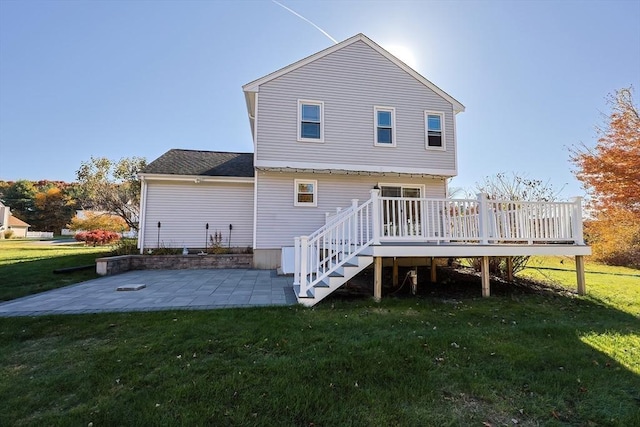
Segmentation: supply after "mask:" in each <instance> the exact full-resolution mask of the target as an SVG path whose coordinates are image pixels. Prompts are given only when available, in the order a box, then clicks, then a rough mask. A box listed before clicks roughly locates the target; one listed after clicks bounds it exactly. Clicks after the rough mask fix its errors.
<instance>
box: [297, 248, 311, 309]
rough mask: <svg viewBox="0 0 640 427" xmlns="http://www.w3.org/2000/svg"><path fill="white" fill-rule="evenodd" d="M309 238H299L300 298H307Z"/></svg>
mask: <svg viewBox="0 0 640 427" xmlns="http://www.w3.org/2000/svg"><path fill="white" fill-rule="evenodd" d="M308 274H309V237H308V236H302V237H300V292H299V293H298V295H299V296H301V297H306V296H307V283H308V281H309V277H308Z"/></svg>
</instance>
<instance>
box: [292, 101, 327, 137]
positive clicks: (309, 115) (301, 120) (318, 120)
mask: <svg viewBox="0 0 640 427" xmlns="http://www.w3.org/2000/svg"><path fill="white" fill-rule="evenodd" d="M298 141H313V142H324V102H321V101H307V100H303V99H300V100H298Z"/></svg>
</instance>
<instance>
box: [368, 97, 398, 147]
mask: <svg viewBox="0 0 640 427" xmlns="http://www.w3.org/2000/svg"><path fill="white" fill-rule="evenodd" d="M379 111H386V112H389V113H391V144H385V143H380V142H378V127H380V126H378V112H379ZM373 145H374V146H376V147H395V146H396V109H395V107H382V106H374V107H373Z"/></svg>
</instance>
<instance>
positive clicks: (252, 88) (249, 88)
mask: <svg viewBox="0 0 640 427" xmlns="http://www.w3.org/2000/svg"><path fill="white" fill-rule="evenodd" d="M357 41H362V42H364V43H366V44H367V45H369V46H370V47H371V48H372V49H374V50H376V51H377V52H378V53H380V54H381V55H382V56H384V57H385V58H387V59H388V60H389V61H391V62H393V63H394V64H395V65H397V66H398V67H400V68H401V69H403V70H404V71H405V72H407V73H408V74H409V75H411V76H412V77H413V78H415V79H416V80H418V81H419V82H420V83H422V84H423V85H425V86H427V87H428V88H429V89H431V90H432V91H434V92H435V93H437V94H438V95H440V96H441V97H442V98H444V99H446V100H447V101H449V102H450V103H451V105H452V106H453V111H454V112H455V113H456V114H457V113H460V112H463V111H464V105H462V104H461V103H460V102H459V101H458V100H456V99H455V98H454V97H452V96H451V95H449V94H448V93H446V92H445V91H443V90H442V89H440V88H439V87H438V86H436V85H435V84H433V83H432V82H430V81H429V80H427V79H426V78H425V77H423V76H422V75H421V74H420V73H418V72H417V71H416V70H414V69H413V68H411V67H409V66H408V65H407V64H405V63H404V62H402V61H401V60H400V59H398V58H396V57H395V56H394V55H392V54H391V53H389V52H387V51H386V50H385V49H384V48H382V47H381V46H380V45H378V44H377V43H376V42H374V41H373V40H371V39H370V38H369V37H367V36H365V35H364V34H356V35H355V36H353V37H350V38H348V39H346V40H344V41H342V42H340V43H338V44H335V45H333V46H331V47H328V48H327V49H324V50H321V51H320V52H317V53H315V54H313V55H311V56H308V57H306V58H304V59H301V60H300V61H297V62H294V63H293V64H291V65H288V66H286V67H284V68H281V69H279V70H277V71H274V72H273V73H270V74H267V75H266V76H264V77H261V78H259V79H257V80H254V81H252V82H249V83H247V84H246V85H244V86H242V90H244V91H245V92H259V91H260V85H261V84H264V83H267V82H269V81H271V80H273V79H277V78H278V77H280V76H282V75H284V74H287V73H290V72H291V71H294V70H296V69H298V68H300V67H303V66H305V65H307V64H309V63H311V62H313V61H315V60H317V59H320V58H323V57H325V56H327V55H329V54H331V53H333V52H335V51H337V50H340V49H342V48H344V47H346V46H349V45H350V44H353V43H355V42H357Z"/></svg>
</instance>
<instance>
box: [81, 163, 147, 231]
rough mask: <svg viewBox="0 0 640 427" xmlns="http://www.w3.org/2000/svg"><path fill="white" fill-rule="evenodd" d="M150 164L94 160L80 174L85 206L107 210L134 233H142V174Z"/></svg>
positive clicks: (83, 166)
mask: <svg viewBox="0 0 640 427" xmlns="http://www.w3.org/2000/svg"><path fill="white" fill-rule="evenodd" d="M146 164H147V161H146V160H145V159H144V158H141V157H128V158H122V159H120V160H119V161H118V162H114V161H112V160H109V159H107V158H105V157H91V159H90V160H89V161H87V162H82V164H81V165H80V168H79V169H78V170H77V171H76V177H77V179H78V182H79V185H80V193H81V200H82V205H83V207H85V208H91V209H94V210H104V211H107V212H109V213H111V214H114V215H117V216H119V217H121V218H122V219H123V220H124V221H125V222H126V223H127V225H128V226H129V228H131V229H132V230H138V220H139V215H140V180H139V179H138V172H140V170H142V168H144V167H145V166H146Z"/></svg>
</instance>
